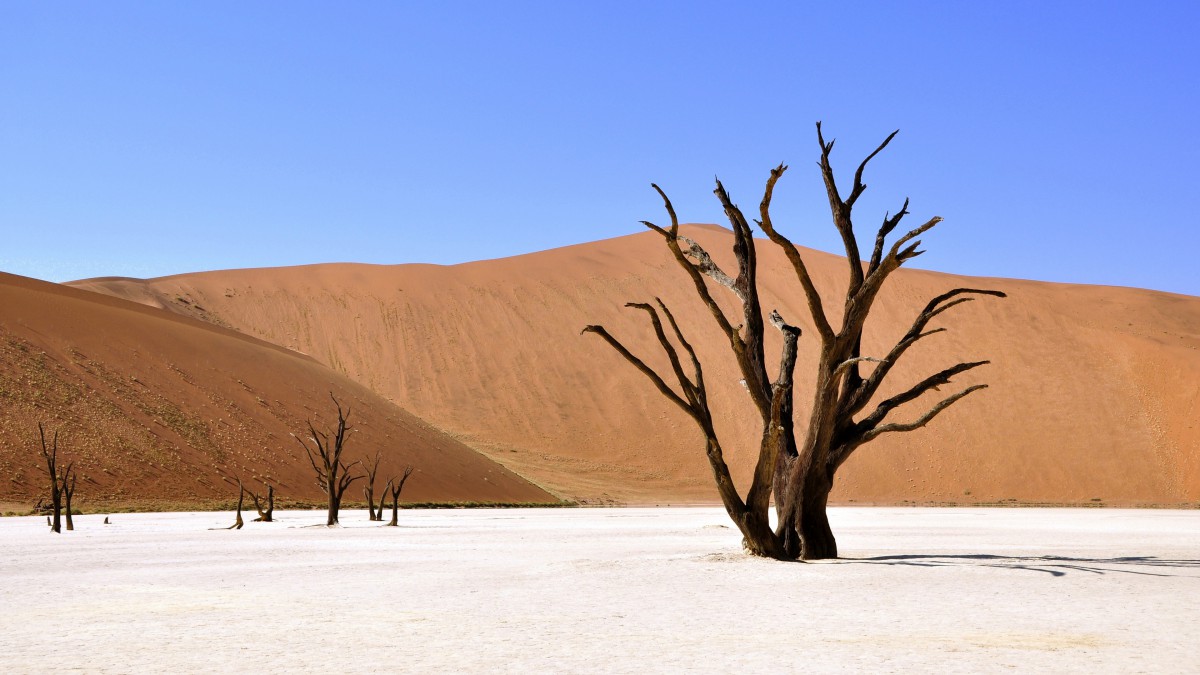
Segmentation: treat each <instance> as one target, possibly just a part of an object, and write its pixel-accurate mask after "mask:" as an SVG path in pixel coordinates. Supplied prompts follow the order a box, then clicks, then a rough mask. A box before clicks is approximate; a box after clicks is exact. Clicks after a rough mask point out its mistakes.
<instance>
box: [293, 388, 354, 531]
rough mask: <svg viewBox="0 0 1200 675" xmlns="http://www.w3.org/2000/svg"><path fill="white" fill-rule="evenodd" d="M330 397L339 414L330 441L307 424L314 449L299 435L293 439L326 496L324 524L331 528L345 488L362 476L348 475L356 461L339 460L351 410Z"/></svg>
mask: <svg viewBox="0 0 1200 675" xmlns="http://www.w3.org/2000/svg"><path fill="white" fill-rule="evenodd" d="M329 398H331V399H333V405H334V406H335V407H336V408H337V414H338V422H337V429H336V431H334V433H333V437H332V438H330V436H329V434H327V433H324V432H320V431H317V430H316V428H315V427H313V424H312V422H311V421H309V423H308V431H309V434H310V436H309V440H311V441H312V442H313V445H314V446H315V447H310V446H309V444H308V443H307V442H305V441H304V439H302V438H300V437H299V436H296V440H297V441H299V443H300V445H302V446H304V451H305V452H306V453H308V461H309V463H310V464H312V468H313V471H314V472H316V478H317V485H318V486H319V487H320V488H321V490H322V491H323V492H324V493H325V494H326V495H327V496H328V497H329V512H328V517H327V518H326V521H325V525H327V526H329V527H332V526H334V525H337V524H338V510H339V509H340V508H341V507H342V495H344V494H345V493H346V488H348V487H350V484H351V483H353V482H354V481H356V480H358V479H360V478H362V476H361V475H351V473H350V469H351V468H352V467H353V466H354V465H355V464H358V463H359V462H357V461H356V462H353V463H351V464H346V463H345V462H343V461H342V450H343V449H344V448H345V443H346V433H347V431H348V429H347V428H346V420H347V418H349V416H350V410H349V409H346V410H345V411H343V410H342V404H341V403H338V400H337V398H336V397H334V395H333V394H332V393H330V394H329ZM318 460H319V461H318Z"/></svg>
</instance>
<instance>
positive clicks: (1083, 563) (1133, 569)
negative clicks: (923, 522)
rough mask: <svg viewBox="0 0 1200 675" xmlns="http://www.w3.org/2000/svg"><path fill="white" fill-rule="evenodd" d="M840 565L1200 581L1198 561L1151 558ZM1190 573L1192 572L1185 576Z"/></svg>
mask: <svg viewBox="0 0 1200 675" xmlns="http://www.w3.org/2000/svg"><path fill="white" fill-rule="evenodd" d="M837 562H839V563H856V564H862V563H866V564H869V565H905V566H911V567H999V568H1001V569H1013V570H1026V571H1029V572H1044V573H1046V574H1049V575H1051V576H1055V577H1061V576H1066V575H1067V574H1068V573H1069V572H1088V573H1090V574H1109V573H1116V574H1137V575H1142V576H1150V577H1194V578H1200V560H1164V559H1162V558H1156V557H1154V556H1123V557H1119V558H1075V557H1069V556H1057V555H1043V556H1006V555H993V554H986V553H977V554H963V555H946V554H907V555H882V556H876V557H873V558H839V559H838V560H837ZM1187 570H1191V571H1192V573H1191V574H1189V573H1187Z"/></svg>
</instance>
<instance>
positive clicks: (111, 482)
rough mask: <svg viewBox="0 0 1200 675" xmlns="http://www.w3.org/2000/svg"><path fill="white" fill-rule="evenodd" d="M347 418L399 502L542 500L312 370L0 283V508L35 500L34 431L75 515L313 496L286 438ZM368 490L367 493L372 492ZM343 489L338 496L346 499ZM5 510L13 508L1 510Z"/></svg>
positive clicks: (278, 356) (160, 323) (357, 443)
mask: <svg viewBox="0 0 1200 675" xmlns="http://www.w3.org/2000/svg"><path fill="white" fill-rule="evenodd" d="M330 392H334V393H336V394H337V395H338V397H339V398H340V400H341V402H342V403H343V404H344V405H348V406H349V407H350V408H351V423H352V424H353V426H354V429H355V431H353V432H352V434H351V436H350V439H349V440H348V441H347V445H346V450H345V458H346V459H348V460H350V461H353V460H356V459H359V458H361V457H364V456H366V455H367V454H371V455H373V454H374V453H375V451H377V450H378V451H380V452H381V453H382V455H383V457H384V460H383V464H382V466H381V469H380V474H381V475H383V474H387V473H398V472H399V471H400V470H401V469H403V466H404V465H405V464H411V465H413V466H415V467H416V469H417V472H416V474H415V475H414V476H413V478H412V479H411V480H410V481H409V483H408V484H407V486H406V488H405V498H406V499H409V500H413V501H431V500H438V501H491V502H510V501H526V502H546V501H550V500H552V498H551V497H550V496H549V495H547V494H546V493H545V492H543V491H541V490H540V489H538V488H537V487H535V486H533V485H532V484H530V483H528V482H527V481H525V480H524V479H522V478H520V477H518V476H516V475H514V474H513V473H511V472H510V471H507V470H505V469H504V468H502V467H500V466H499V465H497V464H496V463H494V462H492V461H491V460H489V459H487V458H486V457H484V456H482V455H480V454H479V453H477V452H475V451H473V450H471V449H470V448H468V447H466V446H464V445H463V444H461V443H459V442H458V441H455V440H454V439H452V438H449V437H448V436H446V435H445V434H443V433H442V432H440V431H438V430H436V429H434V428H432V427H430V426H429V425H428V424H426V423H424V422H422V421H420V420H418V419H417V418H415V417H414V416H412V415H411V414H409V413H407V412H405V411H404V410H402V409H400V408H397V407H396V406H395V405H393V404H392V403H390V402H388V401H387V400H385V399H383V398H382V397H380V396H379V395H377V394H375V393H374V392H372V391H371V390H369V389H367V388H366V387H364V386H362V385H360V384H358V383H356V382H354V381H352V380H350V379H349V378H346V377H345V376H343V375H341V374H339V373H336V372H334V371H333V370H331V369H329V368H327V367H326V366H324V365H322V364H320V363H318V362H317V361H315V360H314V359H311V358H309V357H306V356H303V355H301V354H297V353H295V352H293V351H290V350H287V349H284V348H282V347H278V346H275V345H272V344H270V343H267V342H264V341H262V340H258V339H256V338H252V337H248V336H246V335H243V334H241V333H237V332H235V331H232V330H228V329H224V328H219V327H216V326H213V325H211V324H209V323H205V322H202V321H197V320H195V319H190V318H187V317H182V316H179V315H177V314H174V313H171V312H166V311H163V310H161V309H152V308H147V307H144V306H142V305H139V304H136V303H132V302H128V301H125V300H120V299H115V298H109V297H105V296H100V295H96V294H94V293H87V292H84V291H79V290H76V289H72V288H67V287H64V286H60V285H57V284H48V283H44V282H40V281H34V280H32V279H26V278H23V277H16V276H12V275H7V274H0V476H3V477H4V482H3V483H2V484H0V502H9V503H13V502H15V503H19V504H23V505H25V506H24V508H28V505H29V504H31V503H32V501H34V500H36V499H38V498H41V497H44V496H45V495H46V494H47V489H46V487H45V486H46V484H47V481H46V479H45V476H44V473H43V472H44V470H45V469H44V465H41V461H42V460H41V457H40V454H39V450H38V448H39V446H38V444H37V426H36V425H37V422H38V421H42V422H44V423H45V425H46V427H47V428H48V429H50V430H56V429H57V430H61V433H60V451H59V452H60V459H62V460H63V461H64V462H65V461H75V463H76V468H77V473H78V476H79V479H80V483H79V487H78V492H77V495H78V499H77V502H76V504H77V505H79V506H83V507H84V508H86V509H95V508H101V507H100V506H99V504H100V503H108V504H123V505H126V506H139V505H140V506H152V507H160V508H162V507H171V506H175V507H178V506H181V505H196V504H198V503H202V502H206V501H212V500H226V501H227V500H230V499H233V498H235V497H236V494H237V490H236V487H234V484H232V483H230V482H228V481H229V480H236V479H237V478H241V479H243V480H244V481H245V483H246V484H247V485H248V486H250V487H252V488H253V489H256V490H262V489H263V486H262V484H261V483H260V482H259V481H260V480H269V481H270V482H271V483H272V484H274V485H275V487H276V490H277V491H278V493H279V495H280V497H282V498H284V499H290V500H309V501H312V502H316V501H319V500H321V499H322V496H321V493H320V492H319V491H318V489H317V487H316V484H315V482H314V480H313V474H312V469H311V467H310V466H309V465H308V460H307V459H306V457H305V454H304V451H303V449H302V448H301V447H300V446H299V444H298V443H297V442H296V439H294V438H292V437H291V434H292V433H293V432H294V433H301V431H302V430H303V429H304V428H305V424H306V422H307V421H308V420H310V419H311V420H314V421H316V426H317V427H318V428H322V427H326V428H328V427H330V426H332V424H333V422H336V416H335V415H332V412H333V404H332V402H331V401H330V399H329V394H330ZM378 487H380V486H378V485H377V488H378ZM360 494H361V493H360V491H359V489H358V488H357V487H352V488H351V493H349V494H348V498H349V499H358V498H360V497H359V495H360ZM14 508H16V507H15V506H14Z"/></svg>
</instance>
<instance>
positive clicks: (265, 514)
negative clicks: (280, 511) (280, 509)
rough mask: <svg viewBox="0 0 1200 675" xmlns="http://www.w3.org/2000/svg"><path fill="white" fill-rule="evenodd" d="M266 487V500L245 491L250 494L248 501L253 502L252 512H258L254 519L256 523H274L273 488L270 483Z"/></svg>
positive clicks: (250, 491) (252, 492)
mask: <svg viewBox="0 0 1200 675" xmlns="http://www.w3.org/2000/svg"><path fill="white" fill-rule="evenodd" d="M266 485H267V498H266V499H262V498H261V497H259V496H258V493H257V492H254V491H253V490H246V492H249V493H250V500H251V501H253V502H254V510H255V511H258V517H257V518H255V519H254V522H256V523H272V522H275V487H274V486H273V485H271V484H270V483H266Z"/></svg>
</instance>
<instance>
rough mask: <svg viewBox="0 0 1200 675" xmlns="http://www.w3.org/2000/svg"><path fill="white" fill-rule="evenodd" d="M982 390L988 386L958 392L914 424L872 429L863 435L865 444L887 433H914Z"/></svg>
mask: <svg viewBox="0 0 1200 675" xmlns="http://www.w3.org/2000/svg"><path fill="white" fill-rule="evenodd" d="M980 389H987V385H986V384H977V385H974V386H971V387H967V388H966V389H964V390H962V391H960V392H958V393H957V394H954V395H953V396H951V397H949V398H946V399H943V400H942V401H941V402H939V403H938V404H937V405H935V406H933V407H932V408H930V409H929V411H928V412H926V413H925V414H924V415H921V416H920V417H919V418H917V419H916V420H915V421H913V422H906V423H893V424H884V425H881V426H878V427H875V428H874V429H871V430H870V431H868V432H867V433H866V434H864V435H863V442H866V441H869V440H871V439H873V438H875V437H876V436H879V435H880V434H886V433H889V432H894V431H913V430H914V429H920V428H921V427H923V426H925V425H926V424H929V422H930V420H932V419H933V418H934V417H937V415H938V413H940V412H942V411H943V410H945V409H946V408H949V407H950V406H951V405H954V404H955V403H956V402H958V401H959V400H960V399H962V398H963V397H965V396H967V395H968V394H970V393H972V392H976V391H979V390H980Z"/></svg>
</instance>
